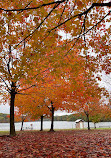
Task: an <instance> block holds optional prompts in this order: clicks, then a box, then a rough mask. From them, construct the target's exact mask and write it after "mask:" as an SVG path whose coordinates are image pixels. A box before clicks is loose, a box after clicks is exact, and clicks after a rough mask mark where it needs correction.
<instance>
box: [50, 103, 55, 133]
mask: <svg viewBox="0 0 111 158" xmlns="http://www.w3.org/2000/svg"><path fill="white" fill-rule="evenodd" d="M51 108H52V117H51V129H50V131H54V109H55V108H54V107H53V102H52V101H51Z"/></svg>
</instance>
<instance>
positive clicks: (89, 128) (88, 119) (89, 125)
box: [86, 113, 90, 130]
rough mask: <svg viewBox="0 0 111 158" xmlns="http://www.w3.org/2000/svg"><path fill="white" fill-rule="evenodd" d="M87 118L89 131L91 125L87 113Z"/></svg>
mask: <svg viewBox="0 0 111 158" xmlns="http://www.w3.org/2000/svg"><path fill="white" fill-rule="evenodd" d="M86 116H87V123H88V130H90V125H89V114H88V113H87V114H86Z"/></svg>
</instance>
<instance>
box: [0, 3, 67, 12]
mask: <svg viewBox="0 0 111 158" xmlns="http://www.w3.org/2000/svg"><path fill="white" fill-rule="evenodd" d="M65 1H66V0H62V1H54V2H50V3H45V4H41V5H39V6H38V7H32V8H26V7H25V8H23V9H3V8H0V10H3V11H6V12H10V11H24V10H34V9H39V8H42V7H45V6H50V5H53V4H61V3H63V2H65Z"/></svg>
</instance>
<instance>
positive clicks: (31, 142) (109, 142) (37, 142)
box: [0, 129, 111, 158]
mask: <svg viewBox="0 0 111 158" xmlns="http://www.w3.org/2000/svg"><path fill="white" fill-rule="evenodd" d="M0 157H2V158H5V157H7V158H33V157H35V158H73V157H77V158H79V157H80V158H87V157H88V158H97V157H101V158H104V157H108V158H109V157H111V129H110V130H90V131H88V130H69V131H68V130H64V131H63V130H61V131H56V132H48V131H44V132H40V131H28V132H19V133H17V135H16V136H14V137H10V136H6V135H4V136H1V137H0Z"/></svg>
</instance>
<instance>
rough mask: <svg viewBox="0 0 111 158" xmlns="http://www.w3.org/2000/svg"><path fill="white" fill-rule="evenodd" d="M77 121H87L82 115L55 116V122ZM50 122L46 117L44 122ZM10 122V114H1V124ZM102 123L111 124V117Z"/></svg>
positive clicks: (102, 120) (103, 119)
mask: <svg viewBox="0 0 111 158" xmlns="http://www.w3.org/2000/svg"><path fill="white" fill-rule="evenodd" d="M77 119H82V120H84V121H86V116H85V115H82V114H75V115H63V116H55V117H54V120H55V121H76V120H77ZM39 120H40V119H39ZM49 120H50V119H49V118H46V117H44V121H49ZM9 121H10V120H9V114H2V113H0V123H8V122H9ZM29 121H32V120H31V119H29ZM35 121H36V120H35ZM90 121H91V120H90ZM100 122H111V117H110V118H102V119H101V120H100Z"/></svg>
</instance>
